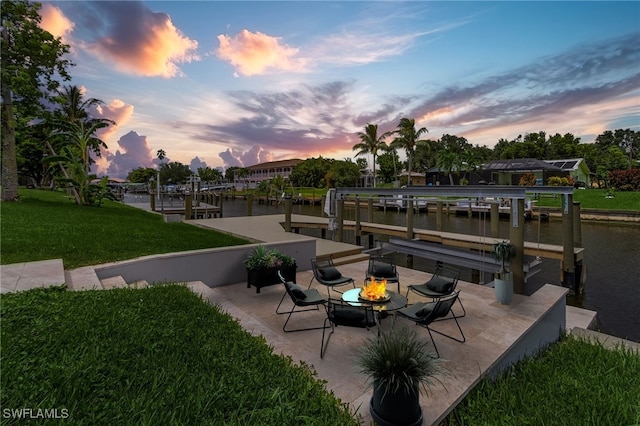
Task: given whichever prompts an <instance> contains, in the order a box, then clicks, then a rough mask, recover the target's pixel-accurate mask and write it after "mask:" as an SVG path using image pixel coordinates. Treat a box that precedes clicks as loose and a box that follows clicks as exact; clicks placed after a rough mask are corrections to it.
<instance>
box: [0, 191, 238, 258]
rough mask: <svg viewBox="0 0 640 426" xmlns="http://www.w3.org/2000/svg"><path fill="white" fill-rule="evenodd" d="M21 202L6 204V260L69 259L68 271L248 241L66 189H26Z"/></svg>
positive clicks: (0, 226)
mask: <svg viewBox="0 0 640 426" xmlns="http://www.w3.org/2000/svg"><path fill="white" fill-rule="evenodd" d="M20 199H21V201H20V202H3V203H2V205H1V207H2V211H1V212H2V217H1V219H2V220H1V221H0V233H1V235H2V237H1V243H2V250H1V252H0V263H1V264H10V263H18V262H28V261H35V260H45V259H63V262H64V267H65V269H73V268H77V267H80V266H86V265H96V264H100V263H105V262H114V261H117V260H125V259H132V258H135V257H139V256H144V255H150V254H159V253H170V252H176V251H185V250H195V249H203V248H211V247H224V246H231V245H240V244H248V241H246V240H243V239H240V238H236V237H233V236H230V235H226V234H222V233H220V232H217V231H213V230H207V229H203V228H198V227H195V226H192V225H189V224H186V223H165V222H164V221H163V219H162V216H161V215H159V214H150V213H149V212H145V211H143V210H140V209H137V208H135V207H131V206H127V205H125V204H122V203H118V202H114V201H105V203H104V204H103V206H102V207H81V206H77V205H75V204H74V202H73V200H70V199H69V198H68V197H67V196H66V195H65V194H63V193H61V192H52V191H39V190H27V189H23V190H20Z"/></svg>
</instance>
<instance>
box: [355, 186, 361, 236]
mask: <svg viewBox="0 0 640 426" xmlns="http://www.w3.org/2000/svg"><path fill="white" fill-rule="evenodd" d="M355 202H356V205H355V209H356V211H355V216H356V245H357V246H359V245H360V243H361V241H360V237H361V236H362V228H361V226H360V198H359V197H358V196H357V195H356V200H355Z"/></svg>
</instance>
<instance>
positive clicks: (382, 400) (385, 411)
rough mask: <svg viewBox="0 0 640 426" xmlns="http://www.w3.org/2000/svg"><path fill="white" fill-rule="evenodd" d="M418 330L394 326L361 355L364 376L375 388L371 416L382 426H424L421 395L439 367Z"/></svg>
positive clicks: (360, 361) (431, 383) (374, 338)
mask: <svg viewBox="0 0 640 426" xmlns="http://www.w3.org/2000/svg"><path fill="white" fill-rule="evenodd" d="M427 346H428V344H427V342H426V341H422V340H420V339H418V337H417V335H416V332H415V330H414V329H410V328H409V327H408V326H406V325H401V326H398V325H396V324H395V323H394V325H393V327H391V328H390V329H388V330H382V331H381V332H380V335H379V336H378V337H372V338H370V339H369V340H367V341H366V342H365V344H364V345H363V346H362V347H361V349H360V352H359V354H358V358H357V359H358V363H359V364H360V367H361V370H360V373H361V374H364V375H366V376H367V377H368V379H369V384H370V385H371V384H372V385H373V395H372V397H371V402H370V407H369V408H370V412H371V416H372V417H373V419H374V420H375V421H376V422H377V423H378V424H381V425H419V424H422V410H421V408H420V392H421V390H422V391H424V392H428V391H429V390H430V388H431V386H432V385H433V381H432V379H433V376H434V375H435V374H436V373H438V372H439V371H440V368H439V363H438V360H437V359H436V358H434V357H433V355H432V354H431V353H430V352H429V350H428V348H427Z"/></svg>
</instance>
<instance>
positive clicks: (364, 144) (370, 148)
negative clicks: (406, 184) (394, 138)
mask: <svg viewBox="0 0 640 426" xmlns="http://www.w3.org/2000/svg"><path fill="white" fill-rule="evenodd" d="M392 133H393V132H385V133H383V134H381V135H380V136H378V125H377V124H370V123H369V124H367V125H366V126H364V132H358V137H359V138H360V141H361V142H360V143H357V144H355V145H354V146H353V148H351V149H353V150H354V151H355V150H359V151H358V153H357V154H356V157H357V156H359V155H366V154H371V155H372V156H373V187H374V188H375V187H376V159H377V158H378V151H384V150H386V148H387V144H386V142H385V141H384V140H385V139H386V138H387V137H388V136H389V135H391V134H392Z"/></svg>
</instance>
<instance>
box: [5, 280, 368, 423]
mask: <svg viewBox="0 0 640 426" xmlns="http://www.w3.org/2000/svg"><path fill="white" fill-rule="evenodd" d="M0 315H2V328H1V331H0V333H1V340H0V343H1V346H0V350H1V351H2V375H1V386H0V398H1V400H2V408H3V421H2V424H8V425H9V424H16V425H17V424H24V422H20V421H17V420H16V419H13V420H11V419H8V418H7V416H6V415H5V411H4V410H11V409H14V410H15V409H20V408H32V409H34V410H37V409H43V410H44V409H48V410H51V409H58V411H59V412H60V413H63V411H62V410H66V411H65V412H66V413H67V415H68V418H67V419H66V420H65V421H63V422H60V421H57V422H55V424H70V425H88V426H95V425H170V424H171V425H240V426H245V425H356V424H357V421H356V420H355V418H354V417H353V415H352V414H351V413H350V412H349V410H348V408H347V406H346V405H345V404H342V403H341V402H340V401H339V400H337V399H336V398H335V396H334V395H333V394H332V393H330V392H327V390H326V386H325V382H324V381H320V380H318V379H317V378H316V377H315V373H314V371H313V370H312V369H311V368H310V367H308V366H306V365H295V364H294V363H293V361H292V360H291V359H290V358H285V357H283V356H280V355H274V354H273V352H272V350H271V348H270V347H269V346H268V345H267V343H266V342H265V341H264V339H262V338H255V337H253V336H251V335H250V334H248V333H247V332H245V331H244V330H242V328H241V327H240V325H239V324H238V323H237V322H236V321H235V320H233V319H232V318H231V317H230V316H229V315H227V314H223V313H221V312H220V311H219V310H218V309H217V308H215V307H213V306H211V305H209V304H207V303H205V302H204V301H202V300H201V299H200V298H199V297H198V296H196V295H195V294H194V293H193V292H191V291H190V290H189V289H188V288H187V287H185V286H182V285H158V286H153V287H150V288H146V289H126V288H125V289H114V290H108V291H106V290H92V291H82V292H74V291H65V290H64V289H63V288H62V287H54V288H49V289H36V290H31V291H28V292H22V293H13V294H6V295H5V294H3V295H2V298H1V299H0ZM28 424H54V422H51V421H50V422H49V423H46V422H44V421H30V422H29V423H28Z"/></svg>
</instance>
